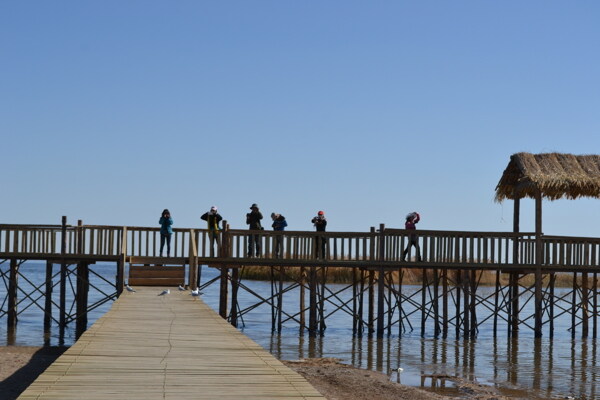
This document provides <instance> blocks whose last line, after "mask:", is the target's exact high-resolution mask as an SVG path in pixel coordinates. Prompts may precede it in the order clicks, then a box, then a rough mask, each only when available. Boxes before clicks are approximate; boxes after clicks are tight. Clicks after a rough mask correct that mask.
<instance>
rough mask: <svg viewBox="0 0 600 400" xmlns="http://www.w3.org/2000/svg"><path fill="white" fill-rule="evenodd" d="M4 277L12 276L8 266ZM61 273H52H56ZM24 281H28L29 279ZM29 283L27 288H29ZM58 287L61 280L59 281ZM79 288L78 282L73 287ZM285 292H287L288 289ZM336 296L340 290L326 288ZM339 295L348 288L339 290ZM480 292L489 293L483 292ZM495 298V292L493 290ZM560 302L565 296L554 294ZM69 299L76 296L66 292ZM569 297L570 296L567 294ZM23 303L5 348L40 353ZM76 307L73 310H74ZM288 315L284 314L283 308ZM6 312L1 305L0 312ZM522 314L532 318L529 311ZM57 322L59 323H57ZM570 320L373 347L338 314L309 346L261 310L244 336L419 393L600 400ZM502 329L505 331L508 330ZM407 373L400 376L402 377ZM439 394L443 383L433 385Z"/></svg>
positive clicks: (3, 333) (287, 354) (397, 339)
mask: <svg viewBox="0 0 600 400" xmlns="http://www.w3.org/2000/svg"><path fill="white" fill-rule="evenodd" d="M0 267H2V271H6V269H7V267H6V266H5V265H2V266H0ZM58 269H59V268H58V266H55V270H54V273H55V274H57V273H58ZM92 270H93V271H94V273H95V274H98V276H96V275H94V274H92V278H91V281H92V284H93V285H94V286H95V287H92V288H90V292H89V301H90V304H92V303H94V302H96V301H98V300H99V299H101V298H103V297H104V294H103V293H110V292H111V291H112V290H111V287H110V284H109V283H108V282H106V281H103V280H102V279H101V278H100V277H102V278H104V279H106V280H108V281H109V282H112V281H114V274H115V267H114V265H110V264H107V265H96V266H93V267H92ZM21 274H22V277H21V278H20V286H21V287H23V289H24V290H25V292H27V293H30V292H32V291H34V289H33V288H34V287H40V288H41V290H43V286H42V285H43V281H44V279H45V264H40V263H25V264H23V265H22V266H21ZM216 276H217V271H215V270H213V269H210V268H207V267H206V266H205V267H203V269H202V281H203V282H205V281H207V280H209V279H211V278H213V277H216ZM25 278H26V279H25ZM27 280H28V281H29V282H28V281H27ZM54 281H55V282H57V281H58V277H55V278H54ZM74 284H75V282H73V285H74ZM244 284H246V285H247V286H248V287H250V288H251V289H252V290H253V291H255V292H257V293H261V294H263V295H267V293H270V290H271V288H270V283H268V282H260V281H244ZM286 286H287V284H286ZM328 286H329V287H331V288H332V289H333V290H335V289H336V285H328ZM337 287H339V288H340V289H341V288H342V287H344V285H339V286H337ZM218 290H219V288H218V283H215V284H213V285H211V286H209V287H208V288H206V290H204V295H203V300H204V301H205V302H206V303H207V304H209V305H210V306H211V307H212V308H213V309H217V308H218V301H219V298H218ZM410 290H418V288H417V287H412V288H411V287H403V291H410ZM480 290H486V289H485V288H481V289H480ZM490 290H491V289H490ZM6 291H7V289H6V285H5V284H4V283H0V302H5V298H6ZM556 291H557V294H559V295H560V291H561V289H556ZM58 292H59V289H58V287H56V288H55V289H54V294H53V300H54V301H55V303H56V304H58ZM68 292H70V290H69V291H68ZM566 292H567V290H565V293H566ZM350 295H351V292H350V291H346V292H342V293H340V294H339V296H340V297H341V299H342V300H344V299H347V298H348V296H350ZM31 298H32V299H38V302H39V303H40V306H41V307H43V296H42V295H41V293H38V294H34V295H32V296H31ZM21 299H24V300H23V302H22V303H21V304H20V306H19V310H25V311H23V312H22V313H21V314H20V315H19V322H18V326H17V331H16V335H15V337H8V336H7V329H6V317H3V318H0V344H1V345H6V344H16V345H26V346H40V345H43V344H44V332H43V311H42V309H41V308H40V307H38V306H36V305H35V304H34V303H33V302H32V301H31V300H30V299H25V296H24V295H23V293H19V300H21ZM68 300H69V301H68V306H70V304H72V295H71V296H69V297H68ZM255 300H256V299H255V298H254V297H253V295H251V294H249V293H248V292H246V291H245V290H240V293H239V302H240V304H242V307H243V305H244V304H245V305H250V304H253V303H255V302H256V301H255ZM284 302H285V304H286V305H285V307H291V308H292V309H297V303H298V294H297V290H296V291H294V290H292V291H290V292H289V293H286V294H285V295H284ZM111 304H112V302H107V303H105V304H101V305H99V306H98V307H97V308H96V309H94V310H93V311H91V312H90V314H89V325H91V324H92V323H93V322H94V321H95V320H96V319H97V318H99V317H100V316H101V315H102V314H103V313H105V312H106V311H107V310H108V309H109V308H110V306H111ZM73 307H74V306H73ZM285 307H284V308H285ZM5 308H6V304H2V309H5ZM523 312H527V310H524V311H523ZM55 318H57V315H55ZM570 318H571V317H570V315H569V314H568V313H567V314H564V315H563V316H562V317H559V318H558V319H557V320H556V322H555V333H554V338H553V339H549V338H542V339H535V338H533V333H532V332H531V331H530V330H529V329H527V330H523V331H522V332H521V333H520V334H519V337H518V338H508V337H507V335H506V333H505V330H504V331H503V332H500V333H499V334H498V336H497V337H494V335H493V331H492V322H491V320H490V321H489V324H488V323H486V324H483V325H482V326H481V327H480V329H479V333H478V336H477V338H476V339H471V340H467V339H463V338H462V337H461V338H459V339H456V338H454V337H453V336H454V332H453V331H451V332H450V337H449V338H448V339H439V338H437V339H436V338H434V337H433V336H426V337H421V335H420V330H419V329H418V327H419V326H420V314H418V313H415V314H413V315H412V316H411V317H410V318H409V319H413V320H414V321H413V323H412V325H413V326H414V327H416V329H415V330H414V331H412V332H411V331H407V332H406V333H403V334H402V335H400V334H399V333H398V329H397V328H396V329H395V332H393V334H392V335H391V336H389V337H388V336H386V337H384V338H383V339H375V338H372V339H369V338H368V337H367V336H366V335H365V336H364V337H355V336H353V335H352V319H351V317H350V316H349V315H348V314H345V313H342V312H338V313H335V314H333V315H331V316H330V317H328V318H327V320H326V321H327V329H326V331H325V334H324V336H322V337H316V338H310V337H309V336H308V335H307V334H304V335H301V334H300V333H299V329H298V326H297V324H296V323H290V324H284V327H283V330H282V332H281V333H280V334H279V333H272V332H271V308H270V307H269V306H267V305H262V306H259V307H257V308H256V309H254V310H253V311H252V312H250V313H248V314H246V315H244V318H243V324H244V326H243V327H240V330H241V331H242V332H244V333H245V334H246V335H248V336H249V337H250V338H252V339H253V340H255V341H256V342H258V343H259V344H260V345H262V346H263V347H264V348H266V349H267V350H269V351H270V352H271V353H272V354H273V355H274V356H276V357H278V358H280V359H285V360H294V359H298V358H306V357H335V358H339V359H340V360H341V361H342V362H344V363H348V364H352V365H354V366H356V367H361V368H368V369H372V370H377V371H381V372H384V373H386V374H388V375H389V376H390V379H391V380H393V381H400V382H401V383H403V384H408V385H413V386H423V387H429V388H430V387H431V386H432V381H431V378H430V377H429V376H431V375H448V376H457V377H460V378H464V379H466V380H470V381H476V382H477V383H480V384H484V385H490V386H494V387H496V388H498V389H499V390H500V391H501V392H502V393H503V394H505V395H509V396H515V397H521V398H538V399H548V398H556V399H561V398H565V397H567V396H574V397H575V398H582V399H595V398H600V394H598V391H597V382H598V380H599V379H600V368H599V366H600V360H599V359H598V356H599V354H598V351H597V349H596V348H597V343H596V340H593V339H587V340H586V339H581V338H575V339H572V337H571V333H570V332H569V331H568V328H569V327H570V325H571V319H570ZM502 326H505V324H504V325H502ZM63 341H64V344H66V345H71V344H73V342H74V341H75V323H71V324H70V325H69V327H68V328H67V329H66V330H65V336H64V338H63ZM59 342H60V338H59V331H58V328H57V327H56V324H53V326H52V331H51V336H50V337H49V344H50V345H58V344H59ZM399 367H401V368H403V372H402V374H401V375H398V373H397V372H396V371H397V369H398V368H399ZM435 383H436V384H437V385H438V386H439V384H440V383H441V382H440V381H435ZM436 390H438V391H442V392H444V393H446V394H452V393H453V386H452V383H451V382H450V381H446V382H445V388H443V389H441V388H439V387H438V388H437V389H436Z"/></svg>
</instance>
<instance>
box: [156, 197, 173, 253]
mask: <svg viewBox="0 0 600 400" xmlns="http://www.w3.org/2000/svg"><path fill="white" fill-rule="evenodd" d="M158 223H159V224H160V256H161V257H162V255H163V248H164V247H165V242H166V243H167V257H169V256H170V255H171V235H172V234H173V228H172V227H171V225H173V218H171V213H170V212H169V210H167V209H166V208H165V209H164V210H163V212H162V214H161V216H160V219H159V220H158Z"/></svg>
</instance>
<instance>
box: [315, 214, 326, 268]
mask: <svg viewBox="0 0 600 400" xmlns="http://www.w3.org/2000/svg"><path fill="white" fill-rule="evenodd" d="M311 222H312V223H313V225H314V226H315V229H316V230H317V232H325V228H326V227H327V218H325V213H324V212H323V211H319V212H318V213H317V216H316V217H314V218H313V219H312V220H311ZM315 244H316V249H317V258H319V256H320V257H321V258H322V259H325V245H326V244H327V238H326V237H325V236H316V237H315Z"/></svg>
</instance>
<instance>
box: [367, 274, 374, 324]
mask: <svg viewBox="0 0 600 400" xmlns="http://www.w3.org/2000/svg"><path fill="white" fill-rule="evenodd" d="M368 285H369V295H368V303H369V304H368V310H367V313H368V321H367V329H368V331H369V336H372V335H373V332H374V331H375V321H374V319H375V315H374V314H375V311H374V310H375V271H373V270H369V281H368Z"/></svg>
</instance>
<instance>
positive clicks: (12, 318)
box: [6, 258, 19, 330]
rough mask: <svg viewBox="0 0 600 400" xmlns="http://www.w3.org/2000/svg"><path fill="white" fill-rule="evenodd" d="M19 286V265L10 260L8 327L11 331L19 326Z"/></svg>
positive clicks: (14, 260) (15, 261)
mask: <svg viewBox="0 0 600 400" xmlns="http://www.w3.org/2000/svg"><path fill="white" fill-rule="evenodd" d="M18 284H19V264H18V262H17V260H16V259H14V258H12V259H11V260H10V273H9V278H8V312H7V317H8V320H7V321H6V326H7V328H8V329H9V330H11V329H14V328H15V327H16V326H17V291H18V290H17V288H18Z"/></svg>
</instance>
